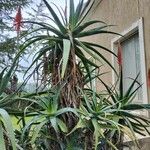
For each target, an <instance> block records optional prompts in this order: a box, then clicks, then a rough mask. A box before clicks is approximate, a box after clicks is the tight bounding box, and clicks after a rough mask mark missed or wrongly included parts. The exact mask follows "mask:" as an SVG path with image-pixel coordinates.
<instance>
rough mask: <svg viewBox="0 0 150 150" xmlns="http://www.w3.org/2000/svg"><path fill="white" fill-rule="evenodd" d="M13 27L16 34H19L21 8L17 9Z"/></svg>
mask: <svg viewBox="0 0 150 150" xmlns="http://www.w3.org/2000/svg"><path fill="white" fill-rule="evenodd" d="M14 26H15V30H16V31H17V34H19V32H20V29H21V26H22V14H21V6H19V7H18V10H17V14H16V16H15V20H14Z"/></svg>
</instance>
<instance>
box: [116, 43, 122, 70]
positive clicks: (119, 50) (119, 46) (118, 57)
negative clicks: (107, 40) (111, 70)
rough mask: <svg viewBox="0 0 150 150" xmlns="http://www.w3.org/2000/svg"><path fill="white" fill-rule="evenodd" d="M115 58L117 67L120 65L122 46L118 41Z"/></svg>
mask: <svg viewBox="0 0 150 150" xmlns="http://www.w3.org/2000/svg"><path fill="white" fill-rule="evenodd" d="M117 59H118V64H119V67H121V66H122V47H121V45H120V43H119V42H118V54H117Z"/></svg>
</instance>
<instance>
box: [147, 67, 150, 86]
mask: <svg viewBox="0 0 150 150" xmlns="http://www.w3.org/2000/svg"><path fill="white" fill-rule="evenodd" d="M147 85H148V87H149V88H150V68H149V69H148V76H147Z"/></svg>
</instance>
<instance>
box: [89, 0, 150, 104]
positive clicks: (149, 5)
mask: <svg viewBox="0 0 150 150" xmlns="http://www.w3.org/2000/svg"><path fill="white" fill-rule="evenodd" d="M97 2H100V0H97ZM141 17H143V21H144V45H145V61H146V70H148V68H150V0H102V1H101V2H100V3H99V4H98V5H96V6H95V7H94V9H93V11H92V13H91V14H90V16H89V18H92V19H96V20H101V21H104V22H106V23H107V24H110V25H116V26H113V27H109V29H110V31H114V32H117V33H121V32H123V31H124V30H126V29H128V28H129V27H130V26H131V25H132V24H133V23H134V22H136V21H137V20H138V19H140V18H141ZM114 37H115V35H98V36H94V37H93V38H91V39H90V41H91V40H92V41H94V42H95V41H96V42H97V43H99V44H101V45H103V46H105V47H107V48H109V49H111V40H112V39H113V38H114ZM100 51H101V52H102V53H103V54H104V55H105V56H106V57H107V58H108V59H109V60H110V62H112V57H111V55H110V54H108V53H106V52H104V51H103V50H100ZM102 71H110V73H109V74H107V75H105V76H103V80H105V81H106V82H107V83H111V82H112V74H111V70H110V68H109V67H108V65H104V66H103V69H102ZM146 74H147V73H146ZM97 87H98V89H102V86H101V85H100V83H98V82H97ZM148 94H149V97H150V91H148ZM149 102H150V100H149Z"/></svg>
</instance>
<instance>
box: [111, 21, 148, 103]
mask: <svg viewBox="0 0 150 150" xmlns="http://www.w3.org/2000/svg"><path fill="white" fill-rule="evenodd" d="M121 34H122V35H123V37H116V38H114V39H113V40H112V43H111V44H112V50H113V51H115V50H116V49H117V42H118V41H120V44H121V46H122V55H123V56H122V57H123V64H122V65H123V77H124V80H123V82H124V87H123V88H124V91H126V90H127V88H128V87H129V86H130V84H131V82H132V80H131V79H129V78H133V79H135V77H136V76H137V74H138V73H140V75H139V77H138V82H139V83H141V84H143V85H142V88H140V89H139V90H138V93H137V95H136V97H135V99H134V103H148V98H147V84H146V83H147V82H146V69H145V53H144V38H143V20H142V18H141V19H140V20H138V21H137V22H136V23H134V24H132V26H131V27H130V28H128V29H127V30H125V31H124V32H122V33H121ZM112 61H113V64H114V66H115V67H116V65H115V64H116V63H115V59H114V57H113V58H112ZM112 77H113V82H115V74H114V72H113V76H112ZM136 86H138V85H135V87H134V88H136Z"/></svg>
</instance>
